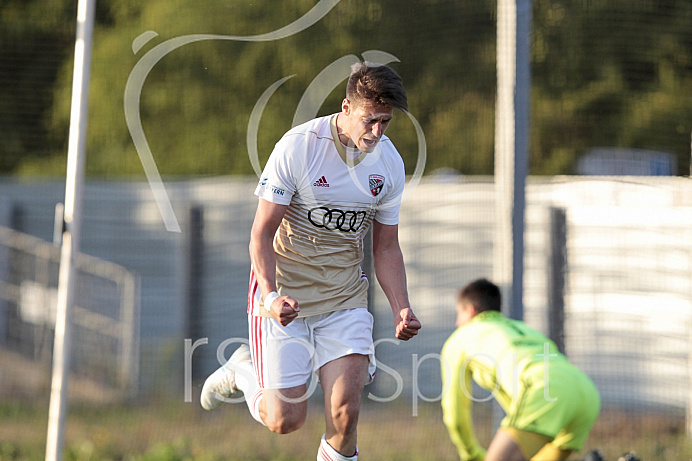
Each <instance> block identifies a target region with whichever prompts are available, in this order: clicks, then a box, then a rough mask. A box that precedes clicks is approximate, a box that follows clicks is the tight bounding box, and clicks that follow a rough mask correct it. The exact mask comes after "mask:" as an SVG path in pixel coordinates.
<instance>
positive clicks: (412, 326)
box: [394, 307, 421, 341]
mask: <svg viewBox="0 0 692 461" xmlns="http://www.w3.org/2000/svg"><path fill="white" fill-rule="evenodd" d="M394 326H395V327H396V337H397V339H403V340H404V341H408V340H409V339H411V338H413V337H414V336H416V335H417V334H418V330H420V328H421V324H420V321H419V320H418V318H417V317H416V314H414V313H413V311H412V310H411V308H410V307H407V308H405V309H401V310H400V311H399V315H397V316H395V317H394Z"/></svg>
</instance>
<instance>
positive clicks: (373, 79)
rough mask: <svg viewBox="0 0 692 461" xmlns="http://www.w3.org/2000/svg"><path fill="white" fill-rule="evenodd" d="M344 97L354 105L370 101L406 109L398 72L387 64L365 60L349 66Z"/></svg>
mask: <svg viewBox="0 0 692 461" xmlns="http://www.w3.org/2000/svg"><path fill="white" fill-rule="evenodd" d="M346 98H348V100H349V101H351V102H352V103H354V104H356V105H359V104H362V103H363V102H364V101H371V102H374V103H376V104H378V105H381V106H386V107H394V108H397V109H399V110H402V111H404V112H407V111H408V99H407V97H406V90H405V89H404V84H403V83H402V81H401V77H399V74H397V73H396V72H394V69H392V68H391V67H389V66H382V65H377V64H372V63H370V62H367V61H365V62H362V63H361V62H359V63H357V64H354V65H353V66H351V75H350V76H349V78H348V83H347V84H346Z"/></svg>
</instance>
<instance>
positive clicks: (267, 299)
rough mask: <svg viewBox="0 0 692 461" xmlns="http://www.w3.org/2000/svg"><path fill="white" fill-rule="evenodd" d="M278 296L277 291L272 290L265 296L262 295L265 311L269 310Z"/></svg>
mask: <svg viewBox="0 0 692 461" xmlns="http://www.w3.org/2000/svg"><path fill="white" fill-rule="evenodd" d="M278 297H279V293H277V292H276V291H272V292H271V293H269V294H268V295H267V296H265V297H264V310H266V311H267V312H271V310H272V303H273V302H274V300H275V299H276V298H278Z"/></svg>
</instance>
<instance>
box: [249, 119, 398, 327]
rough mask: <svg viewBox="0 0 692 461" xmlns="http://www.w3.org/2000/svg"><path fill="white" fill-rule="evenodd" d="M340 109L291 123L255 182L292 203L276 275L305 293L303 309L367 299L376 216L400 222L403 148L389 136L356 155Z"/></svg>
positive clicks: (294, 291) (277, 243)
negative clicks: (344, 134) (366, 245)
mask: <svg viewBox="0 0 692 461" xmlns="http://www.w3.org/2000/svg"><path fill="white" fill-rule="evenodd" d="M336 116H337V114H334V115H330V116H326V117H320V118H317V119H314V120H311V121H309V122H307V123H304V124H302V125H300V126H297V127H295V128H293V129H291V130H290V131H288V132H287V133H286V134H285V135H284V136H283V137H282V138H281V140H279V142H278V143H277V144H276V146H275V148H274V150H273V152H272V154H271V156H270V157H269V160H268V162H267V165H266V167H265V169H264V172H263V173H262V177H261V179H260V182H259V185H258V186H257V189H256V190H255V194H256V195H257V196H258V197H260V198H261V199H264V200H268V201H270V202H273V203H277V204H282V205H288V209H287V211H286V214H285V215H284V218H283V220H282V222H281V225H280V226H279V228H278V229H277V232H276V235H275V237H274V251H275V252H276V283H277V289H278V292H279V294H281V295H288V296H291V297H292V298H294V299H295V300H297V301H298V304H299V305H300V309H301V310H300V316H307V315H315V314H321V313H325V312H331V311H335V310H340V309H350V308H356V307H367V290H368V280H367V277H365V275H364V274H363V272H362V270H361V268H360V264H361V262H362V260H363V238H364V237H365V235H366V233H367V231H368V229H369V228H370V225H371V224H372V220H373V219H376V220H377V221H378V222H380V223H382V224H388V225H394V224H398V222H399V206H400V204H401V195H402V193H403V190H404V183H405V172H404V163H403V160H402V159H401V156H400V155H399V153H398V152H397V150H396V148H395V147H394V145H393V144H392V143H391V141H390V140H389V138H387V137H386V136H382V138H381V140H380V142H379V143H378V145H377V147H376V148H375V150H374V151H373V152H371V153H367V154H366V153H361V154H360V155H359V156H358V157H357V158H355V159H353V158H352V157H350V156H349V155H350V151H351V149H346V148H344V146H343V145H342V144H341V142H340V141H339V137H338V135H337V130H336ZM355 152H357V151H355ZM256 314H258V313H256ZM259 314H261V315H264V316H268V315H269V314H268V313H267V312H264V310H263V309H262V312H261V313H259Z"/></svg>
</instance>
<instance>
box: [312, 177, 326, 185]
mask: <svg viewBox="0 0 692 461" xmlns="http://www.w3.org/2000/svg"><path fill="white" fill-rule="evenodd" d="M312 185H313V186H315V187H329V183H328V182H327V178H325V177H324V176H322V177H321V178H320V179H318V180H317V181H315V182H314V183H312Z"/></svg>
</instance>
